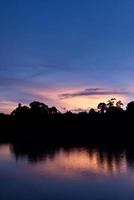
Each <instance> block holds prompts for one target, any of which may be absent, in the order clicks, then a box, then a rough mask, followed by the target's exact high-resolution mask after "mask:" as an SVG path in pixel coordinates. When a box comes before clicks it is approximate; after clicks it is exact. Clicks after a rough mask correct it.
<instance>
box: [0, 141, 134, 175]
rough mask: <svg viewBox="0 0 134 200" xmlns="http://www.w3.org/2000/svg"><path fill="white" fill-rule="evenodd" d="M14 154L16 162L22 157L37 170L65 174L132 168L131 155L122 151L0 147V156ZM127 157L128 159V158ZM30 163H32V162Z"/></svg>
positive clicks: (113, 171)
mask: <svg viewBox="0 0 134 200" xmlns="http://www.w3.org/2000/svg"><path fill="white" fill-rule="evenodd" d="M11 155H14V156H15V158H16V161H17V162H18V161H20V160H22V159H25V160H27V161H28V162H29V163H31V164H32V165H31V166H33V168H35V166H36V169H38V171H40V172H42V173H43V172H44V173H51V174H60V176H62V175H67V176H69V173H70V174H71V175H72V174H74V173H75V174H76V173H78V174H79V173H82V174H88V173H89V172H90V173H95V174H104V175H109V174H118V173H125V172H126V171H127V169H128V167H132V168H133V161H134V159H133V158H134V157H133V156H132V155H134V154H133V153H132V152H131V153H130V152H129V151H126V150H118V151H113V150H111V149H110V150H107V151H106V150H100V149H96V148H80V147H79V148H60V147H59V148H56V147H53V148H48V147H45V146H43V145H39V146H26V145H24V146H23V145H17V144H12V145H4V146H0V157H4V158H6V157H7V158H9V157H11ZM129 159H130V160H129ZM33 164H34V165H33Z"/></svg>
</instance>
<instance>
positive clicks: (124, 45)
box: [0, 0, 134, 112]
mask: <svg viewBox="0 0 134 200" xmlns="http://www.w3.org/2000/svg"><path fill="white" fill-rule="evenodd" d="M133 65H134V1H133V0H101V1H100V0H32V1H31V0H0V109H1V111H5V112H8V111H9V110H10V109H12V108H13V107H14V106H15V105H16V103H17V102H23V103H29V102H30V101H32V100H35V99H36V100H42V101H44V102H46V103H48V104H49V105H52V104H54V105H56V106H58V107H59V108H60V109H61V108H63V107H65V108H66V109H79V108H83V109H86V108H88V107H90V104H91V106H93V104H94V105H96V104H97V101H98V102H99V101H100V100H106V99H108V98H109V97H110V95H113V96H116V97H117V98H120V99H122V100H124V101H125V102H127V100H128V99H130V98H131V99H132V98H133V97H134V95H133V89H134V87H133V77H134V66H133ZM96 88H97V90H96ZM84 91H88V92H86V93H84ZM92 91H94V92H92ZM81 93H82V94H83V93H84V94H85V95H81ZM62 94H63V96H65V95H64V94H68V96H69V95H70V94H71V95H70V96H69V98H64V99H61V98H60V96H61V95H62ZM72 94H77V95H76V96H75V95H74V96H73V95H72Z"/></svg>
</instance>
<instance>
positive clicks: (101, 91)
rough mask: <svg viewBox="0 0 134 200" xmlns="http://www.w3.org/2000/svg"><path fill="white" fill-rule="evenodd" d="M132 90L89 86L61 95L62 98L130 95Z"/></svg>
mask: <svg viewBox="0 0 134 200" xmlns="http://www.w3.org/2000/svg"><path fill="white" fill-rule="evenodd" d="M128 94H130V92H128V91H125V90H112V89H105V88H87V89H84V90H81V91H78V92H74V93H63V94H60V95H59V98H60V99H68V98H73V97H80V96H95V95H100V96H103V95H128Z"/></svg>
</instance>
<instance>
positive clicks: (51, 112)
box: [49, 106, 59, 115]
mask: <svg viewBox="0 0 134 200" xmlns="http://www.w3.org/2000/svg"><path fill="white" fill-rule="evenodd" d="M57 113H59V111H58V110H57V108H56V107H55V106H53V107H51V108H49V114H51V115H54V114H57Z"/></svg>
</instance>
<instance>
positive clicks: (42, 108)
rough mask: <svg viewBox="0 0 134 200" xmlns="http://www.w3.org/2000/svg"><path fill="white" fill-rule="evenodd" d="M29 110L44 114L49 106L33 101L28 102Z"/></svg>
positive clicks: (47, 111)
mask: <svg viewBox="0 0 134 200" xmlns="http://www.w3.org/2000/svg"><path fill="white" fill-rule="evenodd" d="M29 106H30V108H31V112H32V113H34V114H35V115H46V114H48V113H49V108H48V106H47V105H46V104H44V103H41V102H38V101H34V102H32V103H30V104H29Z"/></svg>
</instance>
